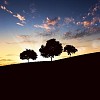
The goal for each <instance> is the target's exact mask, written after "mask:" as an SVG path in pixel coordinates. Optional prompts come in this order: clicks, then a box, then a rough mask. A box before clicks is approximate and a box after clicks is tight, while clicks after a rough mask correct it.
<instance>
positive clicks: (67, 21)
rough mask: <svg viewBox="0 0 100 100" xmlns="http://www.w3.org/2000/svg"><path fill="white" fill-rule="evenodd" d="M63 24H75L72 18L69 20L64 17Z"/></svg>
mask: <svg viewBox="0 0 100 100" xmlns="http://www.w3.org/2000/svg"><path fill="white" fill-rule="evenodd" d="M64 23H65V24H70V23H75V19H74V18H72V17H71V18H69V17H66V18H64Z"/></svg>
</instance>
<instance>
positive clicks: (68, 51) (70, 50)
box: [64, 45, 78, 56]
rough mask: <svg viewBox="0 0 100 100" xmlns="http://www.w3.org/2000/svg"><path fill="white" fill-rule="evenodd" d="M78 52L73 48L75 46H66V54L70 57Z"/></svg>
mask: <svg viewBox="0 0 100 100" xmlns="http://www.w3.org/2000/svg"><path fill="white" fill-rule="evenodd" d="M77 51H78V50H77V49H76V48H75V47H74V46H73V45H66V46H65V47H64V52H67V53H68V55H70V56H71V54H72V53H75V52H77Z"/></svg>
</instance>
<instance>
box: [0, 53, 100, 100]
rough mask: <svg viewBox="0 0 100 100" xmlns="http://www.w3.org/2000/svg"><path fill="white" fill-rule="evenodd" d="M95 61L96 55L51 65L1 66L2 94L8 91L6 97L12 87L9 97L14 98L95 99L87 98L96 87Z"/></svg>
mask: <svg viewBox="0 0 100 100" xmlns="http://www.w3.org/2000/svg"><path fill="white" fill-rule="evenodd" d="M99 58H100V52H97V53H91V54H86V55H81V56H76V57H71V58H66V59H60V60H56V61H52V62H51V61H44V62H33V63H22V64H14V65H7V66H1V67H0V84H1V83H2V85H1V87H2V88H3V89H2V90H4V92H3V93H4V94H5V89H6V90H7V89H8V91H7V94H8V93H9V90H11V87H12V88H13V89H12V94H14V95H15V92H16V91H18V92H17V93H16V95H18V93H20V95H21V96H22V98H23V97H25V98H28V99H29V97H30V98H31V97H33V94H34V95H36V96H37V97H39V95H40V97H45V96H47V97H51V94H52V96H53V97H55V98H61V99H62V98H65V97H66V93H67V95H68V96H69V97H70V98H88V99H90V97H91V98H96V96H94V97H93V96H91V94H92V95H94V93H95V91H97V89H98V87H99V85H100V82H99V76H100V70H99V69H100V59H99ZM4 87H5V89H4ZM26 90H27V92H26ZM13 91H15V92H13ZM31 91H32V92H31ZM33 91H34V93H33ZM22 93H25V94H24V95H22ZM28 93H29V94H30V93H31V96H30V95H29V96H27V94H28ZM10 94H11V92H10ZM58 94H59V95H60V96H58ZM61 94H62V95H63V96H64V97H63V96H62V95H61ZM98 94H99V92H98ZM96 95H97V92H96ZM15 97H17V96H15ZM79 100H80V99H79Z"/></svg>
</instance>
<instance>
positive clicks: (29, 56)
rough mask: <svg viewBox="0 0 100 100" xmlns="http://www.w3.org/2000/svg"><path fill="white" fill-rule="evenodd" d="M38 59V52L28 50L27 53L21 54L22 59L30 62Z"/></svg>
mask: <svg viewBox="0 0 100 100" xmlns="http://www.w3.org/2000/svg"><path fill="white" fill-rule="evenodd" d="M36 58H37V54H36V52H34V50H30V49H26V51H23V52H22V53H20V59H22V60H24V59H27V60H28V62H29V59H32V60H35V59H36Z"/></svg>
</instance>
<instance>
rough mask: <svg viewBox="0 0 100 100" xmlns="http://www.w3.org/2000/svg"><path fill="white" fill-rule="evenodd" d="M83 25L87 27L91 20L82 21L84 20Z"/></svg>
mask: <svg viewBox="0 0 100 100" xmlns="http://www.w3.org/2000/svg"><path fill="white" fill-rule="evenodd" d="M83 25H84V27H89V26H91V22H89V21H84V22H83Z"/></svg>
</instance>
